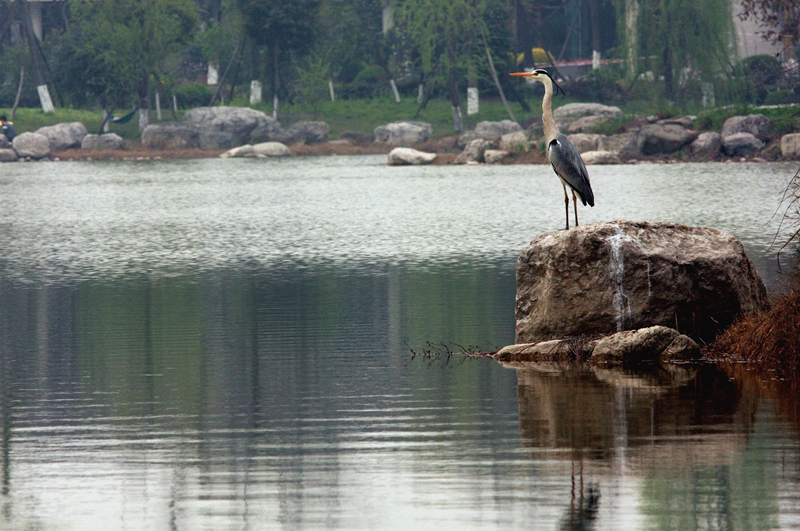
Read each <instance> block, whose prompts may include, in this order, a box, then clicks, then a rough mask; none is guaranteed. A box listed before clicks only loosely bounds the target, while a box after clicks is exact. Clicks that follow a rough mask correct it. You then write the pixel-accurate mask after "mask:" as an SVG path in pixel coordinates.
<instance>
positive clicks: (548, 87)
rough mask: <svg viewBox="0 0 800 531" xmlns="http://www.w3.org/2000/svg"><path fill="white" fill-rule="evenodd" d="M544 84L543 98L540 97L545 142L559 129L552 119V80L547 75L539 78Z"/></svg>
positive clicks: (548, 142)
mask: <svg viewBox="0 0 800 531" xmlns="http://www.w3.org/2000/svg"><path fill="white" fill-rule="evenodd" d="M540 81H541V82H542V85H544V98H543V99H542V125H543V126H544V139H545V142H546V143H547V144H550V141H551V140H553V139H554V138H555V137H556V135H557V134H558V133H560V131H559V130H558V126H557V125H556V121H555V120H554V119H553V105H552V102H553V80H552V79H550V78H549V77H546V76H545V77H543V78H541V79H540Z"/></svg>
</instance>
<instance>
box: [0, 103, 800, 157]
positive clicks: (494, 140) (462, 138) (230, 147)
mask: <svg viewBox="0 0 800 531" xmlns="http://www.w3.org/2000/svg"><path fill="white" fill-rule="evenodd" d="M554 115H555V117H556V121H557V123H558V125H559V127H560V128H561V130H562V131H564V132H565V134H567V136H568V138H569V139H570V141H571V142H572V143H573V145H575V147H576V149H577V150H578V151H579V152H580V153H581V156H582V157H583V158H584V161H585V162H586V164H587V165H591V164H632V163H671V162H745V161H747V162H765V161H776V160H795V159H800V133H790V134H786V135H783V136H782V137H778V136H777V135H775V134H774V128H773V126H772V123H771V122H770V120H769V118H767V117H766V116H764V115H761V114H753V115H747V116H735V117H732V118H729V119H728V120H727V121H726V122H725V124H724V126H723V127H722V131H721V132H715V131H705V132H702V133H698V132H696V131H694V130H692V129H691V127H692V123H693V121H694V117H692V116H677V117H670V118H659V117H656V116H652V117H647V118H645V119H640V120H635V121H632V122H629V123H625V124H622V125H620V126H617V125H616V124H617V123H619V120H620V119H621V117H622V111H621V110H619V109H618V108H616V107H608V106H605V105H600V104H596V103H588V104H583V103H576V104H568V105H565V106H563V107H560V108H558V109H556V112H555V113H554ZM615 121H616V122H615ZM604 124H605V125H608V124H611V125H608V127H609V128H610V129H612V130H614V131H615V132H614V133H613V134H597V133H593V132H591V131H595V130H597V128H598V127H602V126H603V125H604ZM328 134H329V127H328V125H327V124H326V123H325V122H306V121H301V122H297V123H294V124H292V125H290V126H289V127H286V128H284V127H283V126H282V125H281V124H280V123H279V122H278V121H277V120H275V119H274V118H272V117H270V116H267V115H266V114H264V113H262V112H259V111H255V110H253V109H248V108H240V107H201V108H198V109H193V110H192V111H189V112H187V113H186V115H185V116H184V119H183V121H182V122H164V123H158V124H152V125H150V126H148V127H147V128H146V129H145V130H144V132H143V133H142V142H141V144H138V143H135V142H132V141H130V140H128V141H124V140H123V139H122V138H120V137H119V136H117V135H115V134H113V133H109V134H104V135H90V134H87V131H86V128H85V127H84V126H83V124H81V123H79V122H73V123H62V124H56V125H53V126H48V127H43V128H41V129H39V130H37V131H35V132H27V133H22V134H20V135H18V136H17V137H16V138H14V140H13V142H8V141H7V140H6V139H5V137H3V136H2V135H0V162H13V161H18V160H19V161H32V160H88V161H94V160H164V159H167V160H168V159H195V158H213V157H223V158H238V157H255V158H270V157H275V156H332V155H342V156H347V155H386V156H387V163H388V164H389V165H417V164H436V165H442V164H546V162H547V161H546V158H545V156H544V149H543V145H542V142H543V140H542V131H541V123H539V121H537V120H534V121H533V122H532V123H531V124H530V125H529V126H528V128H527V129H523V128H522V126H521V125H520V124H518V123H516V122H512V121H510V120H502V121H500V122H487V121H484V122H480V123H478V124H477V125H476V127H475V129H473V130H469V131H466V132H464V133H462V134H461V135H459V136H448V137H442V138H432V128H431V126H430V124H427V123H424V122H413V121H402V122H395V123H391V124H386V125H382V126H378V127H376V128H375V130H374V132H373V133H371V134H370V133H365V132H361V131H344V132H342V133H341V134H340V135H339V136H340V138H338V139H335V140H329V137H328Z"/></svg>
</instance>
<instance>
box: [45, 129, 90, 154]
mask: <svg viewBox="0 0 800 531" xmlns="http://www.w3.org/2000/svg"><path fill="white" fill-rule="evenodd" d="M36 132H37V133H39V134H40V135H44V136H46V137H47V138H48V140H50V151H64V150H65V149H71V148H79V147H81V142H82V141H83V137H85V136H86V135H87V134H88V131H86V127H85V126H84V125H83V124H82V123H80V122H70V123H63V124H56V125H49V126H47V127H40V128H39V129H37V130H36Z"/></svg>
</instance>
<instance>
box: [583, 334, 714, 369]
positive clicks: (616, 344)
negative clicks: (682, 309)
mask: <svg viewBox="0 0 800 531" xmlns="http://www.w3.org/2000/svg"><path fill="white" fill-rule="evenodd" d="M673 344H674V346H673ZM662 355H664V357H665V358H666V360H676V361H677V360H695V359H697V358H699V357H700V347H698V346H697V343H695V342H694V341H693V340H692V339H691V338H690V337H688V336H685V335H682V334H680V333H678V331H677V330H675V329H673V328H668V327H666V326H650V327H647V328H640V329H639V330H626V331H624V332H617V333H616V334H612V335H610V336H608V337H604V338H603V339H601V340H600V341H598V342H597V345H595V347H594V350H592V358H591V361H592V363H641V362H655V361H660V360H661V358H662Z"/></svg>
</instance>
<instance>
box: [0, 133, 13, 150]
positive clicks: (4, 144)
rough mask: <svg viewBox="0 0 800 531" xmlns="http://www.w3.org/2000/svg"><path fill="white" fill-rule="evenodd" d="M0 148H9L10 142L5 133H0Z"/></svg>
mask: <svg viewBox="0 0 800 531" xmlns="http://www.w3.org/2000/svg"><path fill="white" fill-rule="evenodd" d="M0 149H11V142H9V140H8V138H7V137H6V135H0Z"/></svg>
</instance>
